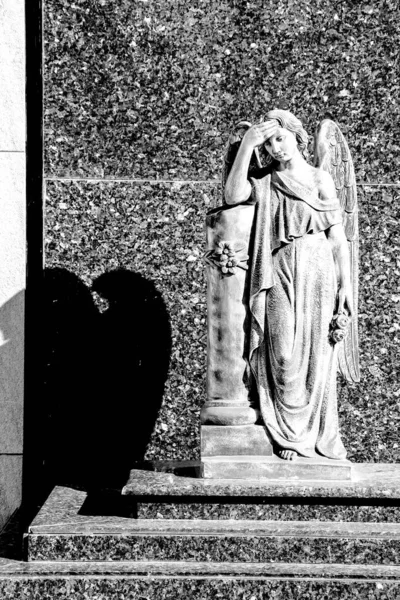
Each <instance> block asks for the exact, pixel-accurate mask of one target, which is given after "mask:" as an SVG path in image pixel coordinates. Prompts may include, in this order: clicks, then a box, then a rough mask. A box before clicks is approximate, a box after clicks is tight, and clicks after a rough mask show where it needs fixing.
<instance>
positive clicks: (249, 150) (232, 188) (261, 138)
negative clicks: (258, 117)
mask: <svg viewBox="0 0 400 600" xmlns="http://www.w3.org/2000/svg"><path fill="white" fill-rule="evenodd" d="M248 125H250V124H248ZM275 130H276V123H275V122H273V121H269V122H268V121H267V122H266V123H259V124H257V125H252V126H250V127H249V128H248V129H247V131H246V133H245V134H244V136H243V139H242V141H241V144H240V146H239V149H238V151H237V154H236V157H235V160H234V162H233V165H232V167H231V169H230V171H229V174H228V178H227V180H226V184H225V202H226V203H227V204H240V203H241V202H245V201H246V200H248V199H249V197H250V194H251V185H250V182H249V180H248V172H249V166H250V161H251V158H252V156H253V152H254V150H255V148H257V146H260V145H261V144H263V143H264V142H265V141H266V140H267V139H268V138H269V137H271V135H273V133H274V131H275Z"/></svg>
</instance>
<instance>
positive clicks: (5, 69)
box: [0, 0, 26, 529]
mask: <svg viewBox="0 0 400 600" xmlns="http://www.w3.org/2000/svg"><path fill="white" fill-rule="evenodd" d="M24 8H25V4H24V1H23V0H2V2H0V215H1V218H0V529H1V527H2V526H3V525H4V524H5V522H6V521H7V519H8V518H9V517H10V516H11V514H12V513H13V512H14V511H15V510H16V509H17V508H18V507H19V505H20V503H21V488H22V445H23V394H24V290H25V262H26V256H25V251H26V248H25V239H26V234H25V210H26V207H25V205H26V189H25V188H26V183H25V164H26V162H25V139H26V134H25V129H26V120H25V22H24V20H25V14H24Z"/></svg>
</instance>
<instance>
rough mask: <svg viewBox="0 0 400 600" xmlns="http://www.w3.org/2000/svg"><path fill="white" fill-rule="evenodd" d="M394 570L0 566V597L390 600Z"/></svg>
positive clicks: (397, 578) (396, 587)
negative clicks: (367, 599)
mask: <svg viewBox="0 0 400 600" xmlns="http://www.w3.org/2000/svg"><path fill="white" fill-rule="evenodd" d="M399 593H400V567H399V566H391V565H366V564H360V565H343V564H342V565H337V564H329V565H324V564H313V565H307V564H299V563H290V564H286V563H248V562H246V563H240V562H239V563H238V562H237V563H213V562H197V561H186V562H185V561H178V562H159V561H151V562H147V561H138V562H136V561H135V562H132V561H126V562H110V561H105V562H104V561H100V562H99V561H97V562H90V563H87V562H68V561H65V562H54V561H50V562H31V563H24V562H18V561H0V597H1V598H2V600H14V599H15V598H21V599H22V598H26V599H29V598H38V599H39V598H40V600H54V598H57V600H67V599H70V598H91V600H104V599H105V598H107V600H114V599H115V600H117V599H118V600H119V599H120V598H128V597H129V598H132V599H133V598H137V599H140V600H144V599H146V600H147V599H149V598H154V599H158V598H159V599H161V598H163V599H166V600H167V599H170V598H190V599H191V600H208V599H210V600H211V599H214V598H230V600H239V599H240V600H244V599H246V600H247V599H248V600H250V599H252V598H256V599H258V598H273V597H276V598H293V599H294V598H311V597H312V598H313V599H314V600H322V599H326V598H332V600H334V599H339V598H340V599H341V600H354V598H360V599H361V598H382V599H383V598H386V599H392V598H393V599H395V598H398V597H399Z"/></svg>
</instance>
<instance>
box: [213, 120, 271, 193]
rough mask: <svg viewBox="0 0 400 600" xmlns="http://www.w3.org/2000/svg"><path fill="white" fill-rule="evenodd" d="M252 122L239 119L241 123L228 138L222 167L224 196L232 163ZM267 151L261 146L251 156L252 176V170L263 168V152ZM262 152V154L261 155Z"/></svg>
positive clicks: (250, 167)
mask: <svg viewBox="0 0 400 600" xmlns="http://www.w3.org/2000/svg"><path fill="white" fill-rule="evenodd" d="M251 125H252V124H251V123H250V122H249V121H239V123H237V124H236V125H235V127H234V128H233V130H232V132H231V134H230V136H229V140H228V144H227V146H226V150H225V156H224V166H223V168H222V194H223V197H224V191H225V184H226V180H227V179H228V175H229V173H230V170H231V169H232V165H233V163H234V161H235V158H236V154H237V152H238V150H239V146H240V144H241V143H242V139H243V136H244V134H245V133H246V131H247V130H248V129H250V127H251ZM264 152H265V150H263V147H260V148H256V149H255V150H254V152H253V155H252V157H251V161H250V166H249V176H250V177H251V174H252V172H254V171H256V170H258V169H261V168H262V167H263V160H262V159H263V158H264V156H263V153H264ZM260 154H261V156H260Z"/></svg>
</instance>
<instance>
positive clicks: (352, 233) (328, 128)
mask: <svg viewBox="0 0 400 600" xmlns="http://www.w3.org/2000/svg"><path fill="white" fill-rule="evenodd" d="M314 165H315V166H316V167H318V168H320V169H324V170H325V171H328V173H330V174H331V176H332V178H333V181H334V182H335V186H336V191H337V195H338V198H339V201H340V205H341V208H342V217H343V227H344V231H345V234H346V237H347V241H348V245H349V254H350V270H351V285H352V291H353V314H352V315H351V320H350V325H349V332H348V335H347V337H346V338H345V339H344V341H343V343H340V344H339V352H338V361H339V370H340V372H341V373H342V375H343V377H345V378H346V379H347V381H350V382H356V381H359V380H360V367H359V353H358V324H357V320H358V319H357V317H358V247H359V243H358V206H357V188H356V180H355V173H354V166H353V161H352V158H351V154H350V150H349V147H348V145H347V142H346V140H345V138H344V136H343V133H342V132H341V131H340V129H339V126H338V125H337V123H335V122H334V121H331V120H330V119H324V120H323V121H321V123H320V124H319V126H318V128H317V132H316V134H315V145H314Z"/></svg>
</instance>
